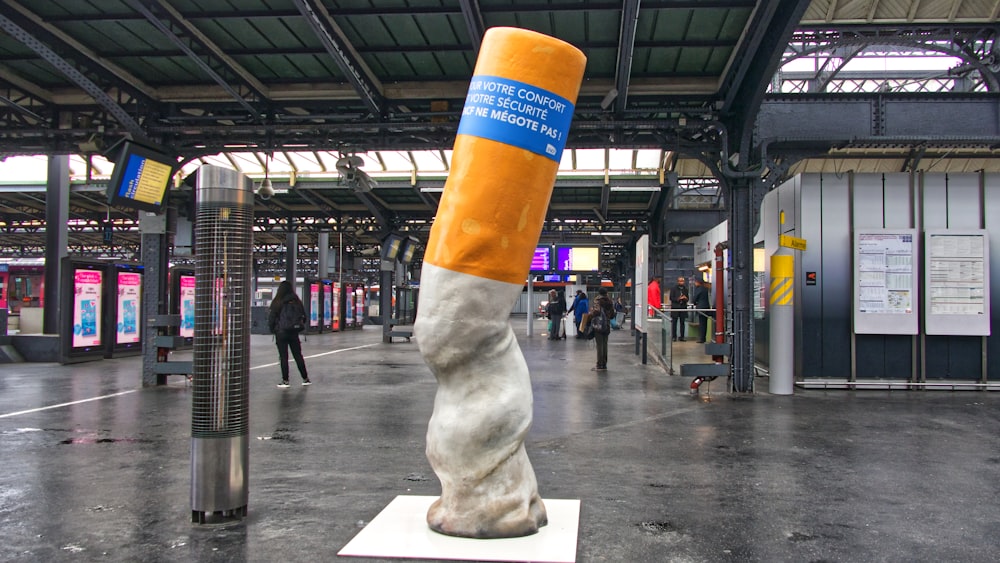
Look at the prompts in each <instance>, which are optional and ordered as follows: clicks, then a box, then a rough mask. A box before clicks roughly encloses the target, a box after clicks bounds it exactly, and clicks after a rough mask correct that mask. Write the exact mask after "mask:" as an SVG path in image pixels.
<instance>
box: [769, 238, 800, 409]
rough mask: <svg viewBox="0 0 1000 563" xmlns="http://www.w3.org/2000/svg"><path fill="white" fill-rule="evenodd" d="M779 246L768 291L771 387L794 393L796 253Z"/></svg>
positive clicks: (771, 390) (785, 393)
mask: <svg viewBox="0 0 1000 563" xmlns="http://www.w3.org/2000/svg"><path fill="white" fill-rule="evenodd" d="M792 252H793V251H792V250H791V249H788V248H784V247H780V248H778V250H777V251H776V252H775V253H774V254H772V255H771V290H770V291H769V292H768V296H769V299H770V303H769V305H770V307H768V315H767V316H768V325H769V330H770V338H769V339H768V344H769V350H770V351H769V353H768V358H769V359H770V361H769V362H768V368H769V369H768V371H769V373H770V378H769V384H768V391H769V392H771V393H772V394H774V395H791V394H792V392H793V391H794V388H795V255H794V254H793V253H792Z"/></svg>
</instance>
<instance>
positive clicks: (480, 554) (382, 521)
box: [337, 495, 580, 563]
mask: <svg viewBox="0 0 1000 563" xmlns="http://www.w3.org/2000/svg"><path fill="white" fill-rule="evenodd" d="M437 498H438V497H434V496H402V495H401V496H398V497H396V498H394V499H393V500H392V502H390V503H389V504H388V506H386V507H385V508H383V509H382V512H380V513H379V514H378V516H376V517H375V518H374V519H373V520H372V521H371V522H370V523H369V524H368V525H367V526H365V528H364V529H363V530H361V531H360V532H358V535H356V536H354V539H352V540H351V541H350V542H348V543H347V545H345V546H344V548H343V549H341V550H340V552H339V553H337V555H340V556H354V557H396V558H411V559H447V560H460V561H469V560H475V561H538V562H551V563H573V562H575V561H576V540H577V532H578V530H579V526H580V501H579V500H563V499H543V502H544V503H545V510H546V513H547V514H548V517H549V523H548V525H546V526H543V527H542V528H541V530H539V531H538V533H537V534H534V535H531V536H525V537H522V538H503V539H491V540H480V539H471V538H455V537H451V536H445V535H442V534H439V533H437V532H435V531H433V530H431V529H430V528H429V527H427V509H428V508H430V506H431V504H432V503H433V502H434V501H435V500H437Z"/></svg>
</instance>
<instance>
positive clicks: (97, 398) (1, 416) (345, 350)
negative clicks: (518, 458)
mask: <svg viewBox="0 0 1000 563" xmlns="http://www.w3.org/2000/svg"><path fill="white" fill-rule="evenodd" d="M377 345H378V344H365V345H364V346H354V347H352V348H341V349H340V350H330V351H329V352H321V353H319V354H313V355H311V356H305V357H306V358H307V359H308V358H319V357H321V356H329V355H330V354H339V353H341V352H350V351H352V350H360V349H362V348H371V347H372V346H377ZM276 365H278V362H274V363H273V364H264V365H262V366H254V367H252V368H250V369H252V370H253V369H261V368H268V367H274V366H276ZM136 391H138V389H132V390H130V391H122V392H121V393H112V394H110V395H101V396H100V397H91V398H89V399H80V400H79V401H73V402H71V403H60V404H58V405H49V406H47V407H38V408H37V409H28V410H26V411H17V412H9V413H7V414H0V418H10V417H12V416H18V415H22V414H30V413H33V412H39V411H46V410H49V409H58V408H60V407H68V406H71V405H79V404H80V403H89V402H91V401H100V400H101V399H110V398H111V397H118V396H120V395H128V394H129V393H135V392H136Z"/></svg>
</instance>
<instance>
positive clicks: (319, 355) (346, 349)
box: [250, 344, 378, 370]
mask: <svg viewBox="0 0 1000 563" xmlns="http://www.w3.org/2000/svg"><path fill="white" fill-rule="evenodd" d="M372 346H378V344H365V345H364V346H354V347H353V348H341V349H340V350H330V351H329V352H320V353H319V354H313V355H311V356H303V357H304V358H305V359H306V360H308V359H310V358H319V357H321V356H329V355H330V354H339V353H341V352H350V351H351V350H360V349H362V348H371V347H372ZM276 353H277V352H276ZM276 365H278V362H274V363H271V364H264V365H260V366H253V367H252V368H250V369H251V370H255V369H261V368H272V367H274V366H276Z"/></svg>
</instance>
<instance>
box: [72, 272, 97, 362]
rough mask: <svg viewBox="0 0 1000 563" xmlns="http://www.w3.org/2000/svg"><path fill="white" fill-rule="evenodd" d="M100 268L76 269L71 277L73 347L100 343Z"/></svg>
mask: <svg viewBox="0 0 1000 563" xmlns="http://www.w3.org/2000/svg"><path fill="white" fill-rule="evenodd" d="M103 281H104V280H103V276H102V275H101V271H100V270H77V271H76V273H75V276H74V278H73V347H74V348H79V347H83V346H99V345H100V344H101V285H102V283H103Z"/></svg>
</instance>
